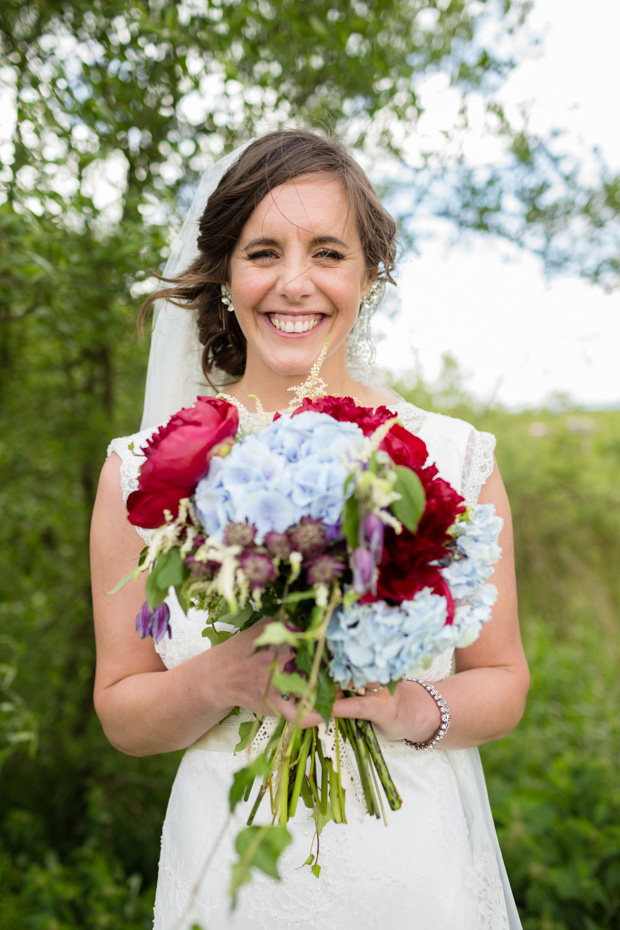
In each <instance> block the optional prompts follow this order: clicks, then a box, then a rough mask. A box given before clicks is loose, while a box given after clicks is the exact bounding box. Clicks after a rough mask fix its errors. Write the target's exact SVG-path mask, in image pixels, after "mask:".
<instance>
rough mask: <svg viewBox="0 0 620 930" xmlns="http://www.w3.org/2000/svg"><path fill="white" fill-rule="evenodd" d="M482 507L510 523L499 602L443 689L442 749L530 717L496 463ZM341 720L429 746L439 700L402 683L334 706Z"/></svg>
mask: <svg viewBox="0 0 620 930" xmlns="http://www.w3.org/2000/svg"><path fill="white" fill-rule="evenodd" d="M479 503H481V504H489V503H491V504H494V505H495V509H496V512H497V513H498V515H499V516H500V517H502V519H503V520H504V528H503V530H502V533H501V535H500V540H499V541H500V545H501V546H502V557H501V559H500V561H499V563H498V564H497V565H496V566H495V572H494V574H493V576H492V578H491V581H492V583H493V584H494V585H495V586H496V587H497V590H498V595H499V596H498V598H497V602H496V604H495V606H494V608H493V618H492V620H490V621H489V622H488V623H487V624H485V626H484V627H483V628H482V633H481V634H480V637H479V638H478V639H477V640H476V642H475V643H473V644H472V645H471V646H468V647H467V648H466V649H457V650H456V654H455V662H456V667H455V672H456V674H454V675H453V676H451V677H450V678H446V679H444V680H443V681H441V682H438V683H437V685H436V687H437V690H438V691H439V692H440V693H441V695H442V697H444V698H445V700H446V703H447V704H448V707H449V709H450V713H451V715H452V720H451V724H450V729H449V730H448V733H447V734H446V736H445V738H444V739H443V740H442V742H441V744H440V745H441V748H442V749H464V748H466V747H468V746H478V745H480V744H481V743H486V742H489V741H490V740H496V739H501V738H502V737H504V736H506V735H507V734H508V733H510V732H511V730H513V729H514V727H515V726H516V725H517V723H518V722H519V720H520V719H521V717H522V715H523V709H524V706H525V697H526V695H527V691H528V688H529V680H530V679H529V671H528V667H527V661H526V659H525V655H524V652H523V647H522V645H521V637H520V633H519V621H518V615H517V593H516V583H515V571H514V550H513V535H512V521H511V516H510V507H509V504H508V498H507V496H506V490H505V488H504V484H503V481H502V479H501V477H500V474H499V470H498V467H497V463H496V464H495V468H494V470H493V473H492V474H491V476H490V477H489V479H488V480H487V482H486V483H485V484H484V486H483V488H482V491H481V493H480V499H479ZM334 713H335V715H336V716H341V717H361V718H365V719H367V720H372V721H373V723H375V724H376V725H377V727H378V729H380V730H381V731H382V732H383V733H384V734H385V735H386V736H387V737H388V738H389V739H402V738H406V739H410V740H412V741H414V742H425V741H426V740H427V739H430V738H431V737H432V736H433V734H434V733H435V732H436V731H437V729H438V727H439V711H438V709H437V706H436V704H435V702H434V700H433V699H432V697H431V696H430V695H429V694H428V693H427V692H426V691H425V689H424V688H422V687H421V686H420V685H418V684H416V683H415V682H401V683H400V684H399V685H398V686H397V688H396V691H395V694H394V697H391V696H390V694H389V692H388V691H387V689H386V690H383V691H379V692H376V693H374V694H367V695H364V697H360V698H357V697H356V698H346V699H342V700H340V701H337V702H336V704H335V705H334Z"/></svg>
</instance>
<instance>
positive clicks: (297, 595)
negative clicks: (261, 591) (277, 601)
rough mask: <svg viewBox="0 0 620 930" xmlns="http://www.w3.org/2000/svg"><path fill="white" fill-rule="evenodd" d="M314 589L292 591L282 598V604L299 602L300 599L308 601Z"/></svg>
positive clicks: (311, 598) (312, 595)
mask: <svg viewBox="0 0 620 930" xmlns="http://www.w3.org/2000/svg"><path fill="white" fill-rule="evenodd" d="M314 596H315V595H314V591H292V592H291V594H287V595H286V597H283V598H282V603H283V604H287V605H288V604H299V602H300V601H309V600H313V599H314Z"/></svg>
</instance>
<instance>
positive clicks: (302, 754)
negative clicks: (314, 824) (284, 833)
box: [288, 730, 312, 817]
mask: <svg viewBox="0 0 620 930" xmlns="http://www.w3.org/2000/svg"><path fill="white" fill-rule="evenodd" d="M311 742H312V731H311V730H306V732H305V733H304V737H303V739H302V741H301V746H300V749H299V754H298V756H297V760H296V762H295V766H296V768H297V771H296V772H295V782H294V784H293V793H292V795H291V800H290V803H289V806H288V812H289V817H294V816H295V811H296V810H297V802H298V801H299V795H300V793H301V785H302V782H303V780H304V778H305V777H306V762H307V760H308V753H309V751H310V743H311Z"/></svg>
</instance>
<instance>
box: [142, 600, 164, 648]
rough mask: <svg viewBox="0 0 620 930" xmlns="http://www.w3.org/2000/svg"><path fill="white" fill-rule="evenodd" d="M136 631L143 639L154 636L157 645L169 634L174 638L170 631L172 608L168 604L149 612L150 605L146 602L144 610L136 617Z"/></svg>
mask: <svg viewBox="0 0 620 930" xmlns="http://www.w3.org/2000/svg"><path fill="white" fill-rule="evenodd" d="M136 630H137V631H138V633H139V634H140V637H141V639H145V638H146V637H147V636H152V637H153V639H154V640H155V642H156V643H158V642H159V640H160V639H162V637H163V636H165V635H166V633H167V634H168V636H170V637H172V630H171V629H170V608H169V607H168V605H167V604H166V603H163V604H158V605H157V607H156V608H155V609H154V610H149V605H148V603H147V602H146V601H145V602H144V604H143V605H142V609H141V610H140V612H139V613H138V616H137V617H136Z"/></svg>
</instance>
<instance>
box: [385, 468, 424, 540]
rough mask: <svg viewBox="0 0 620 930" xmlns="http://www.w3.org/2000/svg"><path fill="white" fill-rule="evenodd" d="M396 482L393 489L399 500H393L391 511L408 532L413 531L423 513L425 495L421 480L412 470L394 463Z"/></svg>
mask: <svg viewBox="0 0 620 930" xmlns="http://www.w3.org/2000/svg"><path fill="white" fill-rule="evenodd" d="M395 470H396V483H395V485H394V490H395V491H396V493H397V494H400V500H397V501H394V503H393V504H392V505H391V508H390V509H391V511H392V513H393V514H394V516H395V517H396V519H397V520H400V522H401V523H402V524H403V526H406V527H407V529H408V530H410V532H412V533H415V531H416V530H417V528H418V523H419V522H420V519H421V517H422V514H423V513H424V506H425V504H426V495H425V494H424V488H423V487H422V482H421V481H420V479H419V478H418V476H417V475H416V473H415V472H414V471H411V469H410V468H405V467H404V465H396V466H395Z"/></svg>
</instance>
